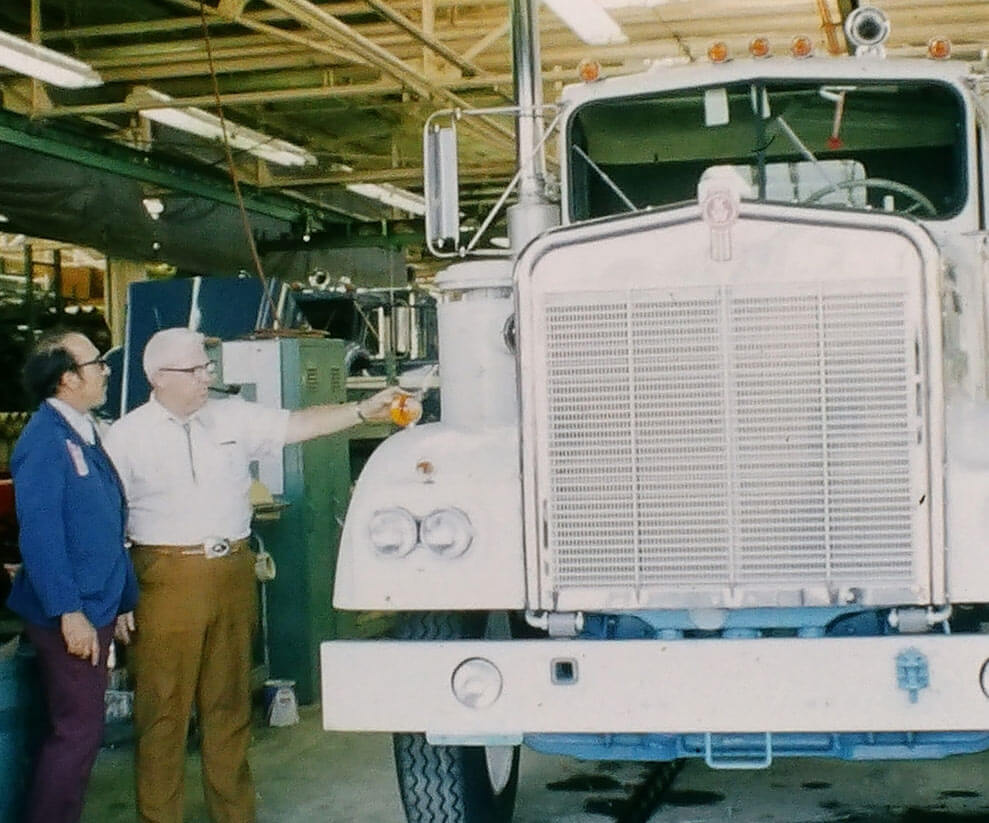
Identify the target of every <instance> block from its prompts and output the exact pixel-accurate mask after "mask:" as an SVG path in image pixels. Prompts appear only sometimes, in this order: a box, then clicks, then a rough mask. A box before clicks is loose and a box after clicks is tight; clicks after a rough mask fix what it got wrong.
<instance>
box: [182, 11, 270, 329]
mask: <svg viewBox="0 0 989 823" xmlns="http://www.w3.org/2000/svg"><path fill="white" fill-rule="evenodd" d="M199 20H200V22H201V24H202V27H203V40H204V42H205V43H206V59H207V63H208V65H209V76H210V80H211V81H212V84H213V97H214V99H215V100H216V114H217V116H218V117H219V118H220V129H221V130H222V131H223V151H224V153H225V154H226V156H227V168H228V169H229V170H230V180H231V181H232V182H233V187H234V195H235V196H236V197H237V206H238V208H239V209H240V218H241V222H242V223H243V225H244V235H245V236H246V237H247V245H248V246H249V247H250V249H251V257H252V258H253V260H254V271H255V273H256V274H257V276H258V280H260V281H261V289H262V291H263V292H264V296H265V297H266V298H267V300H268V308H269V309H270V311H271V327H272V329H277V328H278V325H279V324H278V308H277V307H276V306H275V300H274V298H273V297H272V296H271V292H270V291H269V290H268V279H267V278H266V277H265V276H264V267H263V266H262V265H261V258H260V257H259V256H258V247H257V244H256V243H255V242H254V234H253V233H252V232H251V221H250V219H249V218H248V216H247V209H246V208H245V207H244V196H243V195H242V194H241V193H240V181H239V179H238V178H237V167H236V166H235V165H234V156H233V152H232V151H231V150H230V141H229V140H228V139H227V121H226V118H225V117H224V116H223V104H222V103H221V102H220V84H219V83H218V82H217V79H216V66H215V65H214V64H213V43H212V41H211V40H210V36H209V26H208V25H207V23H206V4H205V2H204V0H199Z"/></svg>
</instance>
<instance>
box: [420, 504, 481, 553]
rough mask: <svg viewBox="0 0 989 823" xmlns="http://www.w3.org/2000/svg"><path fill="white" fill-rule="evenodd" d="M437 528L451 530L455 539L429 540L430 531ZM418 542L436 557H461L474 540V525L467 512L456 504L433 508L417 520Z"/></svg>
mask: <svg viewBox="0 0 989 823" xmlns="http://www.w3.org/2000/svg"><path fill="white" fill-rule="evenodd" d="M437 529H438V530H443V531H445V532H447V533H448V534H449V533H450V532H452V534H453V536H454V537H455V539H453V540H449V539H447V540H446V541H445V542H439V541H438V540H436V539H435V538H434V539H432V540H431V539H430V538H429V534H430V532H431V531H432V530H437ZM419 542H420V544H422V545H423V546H425V547H426V548H428V549H429V550H430V551H432V552H433V554H435V555H437V556H438V557H449V558H453V557H461V556H462V555H463V554H465V553H466V552H467V550H468V549H469V548H470V547H471V545H472V544H473V542H474V525H473V524H472V523H471V519H470V517H468V515H467V513H466V512H465V511H464V510H463V509H459V508H457V507H456V506H446V507H444V508H440V509H433V510H432V511H431V512H430V513H429V514H427V515H426V516H425V517H423V518H422V519H421V520H420V521H419Z"/></svg>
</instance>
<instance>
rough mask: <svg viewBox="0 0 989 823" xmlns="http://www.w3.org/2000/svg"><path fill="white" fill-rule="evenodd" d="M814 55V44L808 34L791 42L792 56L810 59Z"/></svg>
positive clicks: (801, 35) (799, 36) (798, 36)
mask: <svg viewBox="0 0 989 823" xmlns="http://www.w3.org/2000/svg"><path fill="white" fill-rule="evenodd" d="M813 53H814V43H813V42H812V41H811V39H810V38H809V37H808V36H807V35H806V34H800V35H797V36H796V37H794V38H793V40H791V41H790V54H792V55H793V56H794V57H801V58H802V57H810V56H811V55H812V54H813Z"/></svg>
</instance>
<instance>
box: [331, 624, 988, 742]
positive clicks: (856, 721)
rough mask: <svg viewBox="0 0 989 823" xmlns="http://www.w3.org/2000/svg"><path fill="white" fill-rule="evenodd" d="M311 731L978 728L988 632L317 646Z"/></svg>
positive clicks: (499, 733)
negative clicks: (315, 719)
mask: <svg viewBox="0 0 989 823" xmlns="http://www.w3.org/2000/svg"><path fill="white" fill-rule="evenodd" d="M321 657H322V700H323V727H324V728H325V729H327V730H352V731H400V732H425V733H427V734H428V735H429V737H430V739H431V740H433V741H434V742H449V743H454V742H456V743H462V744H494V743H505V742H518V741H520V740H521V739H522V737H523V735H525V734H527V733H567V732H569V733H584V732H592V733H593V732H598V733H608V732H613V733H619V732H657V733H658V732H668V733H688V732H739V733H741V732H819V731H830V732H839V731H874V732H881V731H959V730H987V729H989V697H987V689H989V674H987V671H989V636H985V635H934V634H926V635H915V636H910V635H896V636H887V637H845V638H772V639H766V638H763V639H731V640H725V639H703V640H675V641H667V640H613V641H612V640H497V641H495V640H456V641H409V640H369V641H334V642H329V643H323V644H322V647H321Z"/></svg>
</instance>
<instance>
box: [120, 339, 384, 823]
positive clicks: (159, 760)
mask: <svg viewBox="0 0 989 823" xmlns="http://www.w3.org/2000/svg"><path fill="white" fill-rule="evenodd" d="M203 342H204V339H203V335H201V334H199V333H198V332H194V331H191V330H189V329H184V328H174V329H165V330H163V331H160V332H158V333H157V334H155V335H154V336H153V337H152V338H151V339H150V340H149V341H148V344H147V346H146V347H145V350H144V371H145V373H146V374H147V377H148V381H149V382H150V383H151V385H152V388H153V391H152V395H151V398H150V399H149V400H148V402H147V403H145V404H144V405H143V406H140V407H139V408H137V409H134V410H133V411H132V412H130V413H129V414H127V415H125V416H124V417H122V418H121V419H120V420H118V421H117V422H116V423H115V424H114V425H113V426H112V427H111V428H110V431H109V432H108V433H107V435H106V438H105V446H106V449H107V451H108V452H109V454H110V456H111V457H112V458H113V461H114V464H115V465H116V467H117V471H118V472H119V474H120V477H121V480H122V481H123V483H124V488H125V490H126V493H127V501H128V506H129V512H130V514H129V519H128V535H129V537H130V539H131V540H132V541H133V544H134V547H133V552H132V555H133V560H134V567H135V569H136V571H137V576H138V581H139V583H140V588H141V599H140V601H139V606H138V609H137V611H136V613H135V620H136V624H137V633H136V636H135V640H134V643H133V647H132V653H131V655H130V663H131V666H132V670H133V674H134V677H135V696H134V728H135V734H136V737H137V744H136V752H135V759H136V783H137V804H138V814H139V818H140V820H141V821H145V823H181V821H182V806H183V774H184V759H185V739H186V734H187V729H188V723H189V714H190V709H191V707H192V705H193V702H194V701H195V705H196V708H197V711H198V720H199V727H200V731H201V735H202V769H203V786H204V790H205V795H206V805H207V808H208V810H209V814H210V817H211V819H212V820H213V821H216V823H220V821H222V822H223V823H253V821H254V819H255V818H254V811H255V810H254V805H255V804H254V787H253V782H252V780H251V774H250V768H249V766H248V763H247V749H248V744H249V742H250V697H251V695H250V669H251V637H252V634H253V631H254V628H255V626H256V624H257V603H256V586H255V577H254V555H253V553H252V552H250V551H249V550H248V541H247V538H248V536H249V534H250V530H251V514H252V510H251V505H250V500H249V496H248V492H249V488H250V484H251V478H250V474H249V464H250V462H251V461H253V460H256V459H258V458H259V457H262V456H266V455H272V454H277V453H278V452H279V451H280V450H281V449H282V447H283V446H285V445H286V444H289V443H298V442H301V441H304V440H309V439H311V438H314V437H319V436H322V435H327V434H333V433H335V432H339V431H342V430H344V429H347V428H349V427H350V426H353V425H356V424H357V423H360V422H362V421H366V420H374V421H385V420H388V417H389V408H390V405H391V402H392V400H393V399H394V398H395V397H396V396H397V395H398V394H400V390H398V389H395V388H388V389H385V390H383V391H381V392H379V393H378V394H376V395H374V396H373V397H370V398H368V399H366V400H363V401H361V402H360V403H346V404H341V405H326V406H313V407H311V408H307V409H301V410H298V411H292V412H289V411H287V410H284V409H271V408H265V407H262V406H259V405H257V404H255V403H248V402H245V401H244V400H241V399H239V398H227V399H222V400H216V399H210V398H209V386H210V383H211V382H212V376H213V371H214V367H213V364H212V363H211V362H210V360H209V358H208V357H207V355H206V350H205V348H204V345H203Z"/></svg>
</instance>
